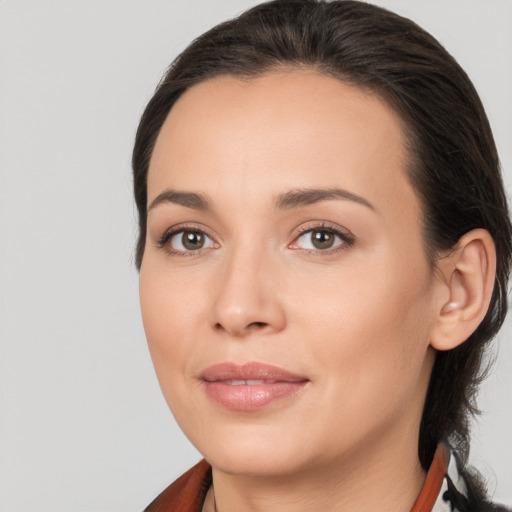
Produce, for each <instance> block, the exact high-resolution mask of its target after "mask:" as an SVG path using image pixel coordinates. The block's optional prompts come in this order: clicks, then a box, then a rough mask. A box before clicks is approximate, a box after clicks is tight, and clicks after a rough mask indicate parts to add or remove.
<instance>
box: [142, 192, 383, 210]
mask: <svg viewBox="0 0 512 512" xmlns="http://www.w3.org/2000/svg"><path fill="white" fill-rule="evenodd" d="M333 199H346V200H348V201H353V202H355V203H358V204H361V205H363V206H366V207H367V208H369V209H370V210H373V211H375V208H374V206H373V205H372V204H371V203H370V202H368V201H367V200H366V199H364V198H363V197H361V196H358V195H356V194H353V193H352V192H348V191H347V190H343V189H340V188H326V189H318V188H314V189H309V188H308V189H294V190H290V191H289V192H285V193H284V194H280V195H279V196H278V197H277V199H276V201H275V207H276V208H277V209H279V210H288V209H292V208H299V207H301V206H308V205H311V204H315V203H319V202H320V201H328V200H333ZM165 203H174V204H179V205H181V206H185V207H186V208H191V209H193V210H201V211H208V210H212V204H211V202H210V200H209V199H208V198H207V197H206V196H205V195H203V194H197V193H195V192H180V191H177V190H172V189H167V190H164V191H163V192H162V193H161V194H158V196H157V197H156V198H155V199H153V201H152V202H151V204H150V205H149V207H148V212H149V211H150V210H152V209H153V208H156V207H157V206H159V205H161V204H165Z"/></svg>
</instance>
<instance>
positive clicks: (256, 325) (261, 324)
mask: <svg viewBox="0 0 512 512" xmlns="http://www.w3.org/2000/svg"><path fill="white" fill-rule="evenodd" d="M266 325H267V324H266V323H265V322H252V323H251V324H249V327H265V326H266Z"/></svg>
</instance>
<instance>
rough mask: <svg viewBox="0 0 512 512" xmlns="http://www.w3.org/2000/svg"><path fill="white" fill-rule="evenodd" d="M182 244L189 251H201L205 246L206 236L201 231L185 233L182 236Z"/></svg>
mask: <svg viewBox="0 0 512 512" xmlns="http://www.w3.org/2000/svg"><path fill="white" fill-rule="evenodd" d="M181 243H182V244H183V247H185V249H188V250H189V251H195V250H197V249H201V247H203V245H204V235H203V234H202V233H199V231H184V232H183V234H182V235H181Z"/></svg>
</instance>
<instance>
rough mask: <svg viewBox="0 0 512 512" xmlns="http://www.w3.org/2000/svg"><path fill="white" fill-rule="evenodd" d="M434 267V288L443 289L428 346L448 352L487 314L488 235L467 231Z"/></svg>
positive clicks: (491, 266) (491, 264)
mask: <svg viewBox="0 0 512 512" xmlns="http://www.w3.org/2000/svg"><path fill="white" fill-rule="evenodd" d="M438 268H439V272H440V278H439V283H438V286H440V287H443V288H444V289H443V293H439V294H438V297H440V299H439V301H438V303H437V305H436V306H435V308H436V311H437V313H436V318H435V326H434V328H433V331H432V333H431V339H430V345H431V346H432V347H433V348H435V349H437V350H451V349H452V348H455V347H457V346H458V345H460V344H461V343H463V342H464V341H465V340H467V339H468V338H469V336H470V335H471V334H472V333H473V332H474V331H475V330H476V328H477V327H478V325H479V324H480V322H481V321H482V320H483V318H484V317H485V314H486V313H487V309H488V307H489V303H490V301H491V296H492V290H493V285H494V279H495V273H496V250H495V247H494V242H493V240H492V237H491V235H490V234H489V232H488V231H486V230H484V229H474V230H472V231H469V232H468V233H466V234H465V235H464V236H463V237H461V239H460V240H459V243H458V244H457V247H456V248H455V250H454V251H452V252H451V253H450V254H448V255H447V256H446V257H445V258H443V259H442V260H441V261H439V262H438Z"/></svg>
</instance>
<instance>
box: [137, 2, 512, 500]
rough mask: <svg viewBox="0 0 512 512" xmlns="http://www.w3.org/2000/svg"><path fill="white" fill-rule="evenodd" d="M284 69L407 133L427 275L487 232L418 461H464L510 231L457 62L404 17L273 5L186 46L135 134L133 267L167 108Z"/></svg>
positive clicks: (472, 95)
mask: <svg viewBox="0 0 512 512" xmlns="http://www.w3.org/2000/svg"><path fill="white" fill-rule="evenodd" d="M281 68H292V69H293V68H301V69H313V70H317V71H318V72H320V73H324V74H326V75H329V76H332V77H335V78H337V79H339V80H341V81H343V82H346V83H350V84H353V85H355V86H357V87H361V88H364V89H366V90H370V91H372V92H374V93H376V94H378V95H380V97H381V98H382V99H383V100H384V101H385V102H387V103H388V104H389V105H390V106H391V107H392V108H393V109H394V110H395V111H396V112H397V114H398V115H399V116H400V118H401V119H402V121H403V124H404V127H405V128H404V131H405V135H406V139H407V145H408V148H407V149H408V152H409V160H410V162H409V165H408V169H407V171H408V176H409V179H410V182H411V184H412V186H413V188H414V189H415V191H416V193H417V194H418V197H419V198H420V201H421V204H422V214H423V219H422V229H423V233H424V243H425V251H426V254H427V257H428V258H429V261H431V263H432V265H433V266H434V267H435V262H436V260H437V259H438V258H439V257H440V256H441V255H442V254H445V253H446V252H447V251H449V250H450V249H453V248H454V247H456V246H457V243H458V241H459V239H460V237H461V236H462V235H464V234H465V233H467V232H468V231H470V230H472V229H474V228H483V229H486V230H487V231H488V232H489V233H490V234H491V236H492V238H493V240H494V243H495V246H496V254H497V270H496V278H495V283H494V289H493V293H492V298H491V303H490V306H489V309H488V312H487V314H486V316H485V318H484V319H483V321H482V322H481V324H480V325H479V327H478V328H477V329H476V331H475V332H474V333H473V334H472V335H471V336H470V337H469V338H468V339H467V340H466V341H465V343H463V344H461V345H460V346H458V347H457V348H455V349H453V350H449V351H443V352H438V353H437V354H436V360H435V363H434V367H433V371H432V376H431V379H430V386H429V389H428V392H427V397H426V402H425V406H424V411H423V416H422V420H421V426H420V435H419V445H418V446H419V452H418V453H419V458H420V461H421V464H422V466H423V467H424V468H425V469H428V467H429V466H430V463H431V461H432V458H433V454H434V452H435V449H436V446H437V444H438V443H439V442H440V441H445V442H448V443H449V444H450V445H451V446H452V447H454V448H456V449H457V450H458V452H459V453H460V457H461V460H462V461H463V463H464V464H465V463H466V461H467V456H468V450H469V445H468V443H469V424H470V419H471V416H472V415H473V414H475V413H477V409H476V405H475V397H476V392H477V390H478V387H479V384H480V382H481V380H482V379H483V377H484V374H485V370H483V369H482V367H483V366H484V365H483V364H482V359H483V356H484V353H485V348H486V346H487V344H488V342H489V341H490V340H491V339H492V338H493V337H494V336H495V334H496V333H497V331H498V330H499V328H500V326H501V324H502V323H503V320H504V317H505V314H506V311H507V284H508V275H509V266H510V259H511V251H512V243H511V239H512V230H511V225H510V220H509V216H508V207H507V200H506V196H505V192H504V188H503V183H502V178H501V174H500V163H499V159H498V154H497V150H496V146H495V143H494V140H493V136H492V132H491V129H490V126H489V122H488V120H487V117H486V114H485V111H484V108H483V105H482V103H481V101H480V99H479V97H478V94H477V92H476V90H475V88H474V86H473V84H472V83H471V81H470V79H469V78H468V76H467V74H466V73H465V72H464V70H463V69H462V68H461V67H460V66H459V65H458V64H457V62H456V61H455V59H454V58H453V57H452V56H451V55H450V54H449V53H448V52H447V51H446V50H445V49H444V48H443V47H442V46H441V44H440V43H439V42H438V41H437V40H436V39H435V38H434V37H432V36H431V35H430V34H428V33H427V32H426V31H424V30H423V29H422V28H420V27H419V26H418V25H416V24H415V23H414V22H412V21H411V20H409V19H407V18H403V17H401V16H398V15H397V14H394V13H392V12H390V11H387V10H385V9H383V8H380V7H376V6H374V5H370V4H367V3H363V2H359V1H353V0H334V1H332V2H327V1H322V0H275V1H271V2H266V3H263V4H260V5H258V6H256V7H253V8H251V9H249V10H248V11H246V12H244V13H243V14H241V15H240V16H238V17H237V18H234V19H232V20H229V21H227V22H224V23H222V24H220V25H217V26H216V27H214V28H213V29H211V30H209V31H208V32H206V33H205V34H203V35H202V36H200V37H199V38H197V39H196V40H195V41H193V42H192V43H191V44H190V46H188V48H186V49H185V51H184V52H183V53H182V54H181V55H179V56H178V57H177V58H176V60H175V61H174V62H173V63H172V64H171V66H170V67H169V69H168V70H167V72H166V73H165V75H164V77H163V79H162V81H161V82H160V84H159V85H158V87H157V89H156V92H155V94H154V96H153V97H152V98H151V100H150V101H149V103H148V105H147V107H146V109H145V111H144V113H143V115H142V119H141V121H140V124H139V127H138V130H137V135H136V140H135V146H134V151H133V175H134V192H135V200H136V204H137V208H138V214H139V239H138V242H137V248H136V264H137V267H138V268H140V265H141V262H142V259H143V255H144V245H145V239H146V215H147V211H146V209H147V205H146V203H147V174H148V167H149V163H150V159H151V155H152V151H153V148H154V145H155V142H156V138H157V136H158V134H159V132H160V129H161V127H162V125H163V123H164V121H165V119H166V117H167V115H168V113H169V111H170V110H171V108H172V106H173V105H174V103H175V102H176V101H177V99H178V98H179V97H180V96H181V95H182V94H183V92H184V91H186V90H187V89H188V88H190V87H192V86H193V85H195V84H198V83H200V82H204V81H205V80H208V79H211V78H214V77H218V76H221V75H231V76H235V77H240V78H250V77H255V76H258V75H261V74H264V73H266V72H269V71H273V70H276V69H281ZM466 476H468V475H466ZM469 479H470V480H471V481H473V482H476V479H475V478H469ZM472 488H474V489H475V493H476V494H475V495H478V494H482V492H483V491H482V489H480V490H479V486H478V485H477V484H476V483H473V484H472Z"/></svg>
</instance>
